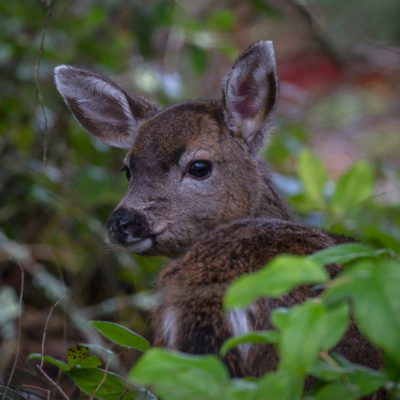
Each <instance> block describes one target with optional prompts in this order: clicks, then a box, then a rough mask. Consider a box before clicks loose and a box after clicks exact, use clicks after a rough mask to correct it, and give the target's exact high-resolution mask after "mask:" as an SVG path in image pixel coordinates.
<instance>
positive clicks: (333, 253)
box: [310, 243, 381, 265]
mask: <svg viewBox="0 0 400 400" xmlns="http://www.w3.org/2000/svg"><path fill="white" fill-rule="evenodd" d="M380 252H381V251H380V250H375V249H373V248H372V247H369V246H366V245H364V244H361V243H345V244H339V245H337V246H333V247H329V248H327V249H323V250H320V251H317V252H316V253H314V254H312V255H311V256H310V258H311V259H312V260H314V261H316V262H318V263H321V264H324V265H327V264H335V263H341V264H344V263H347V262H350V261H353V260H357V259H359V258H377V257H378V255H379V254H380Z"/></svg>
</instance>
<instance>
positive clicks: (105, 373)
mask: <svg viewBox="0 0 400 400" xmlns="http://www.w3.org/2000/svg"><path fill="white" fill-rule="evenodd" d="M111 358H112V357H110V358H109V359H108V361H107V364H106V367H105V369H104V375H103V377H102V378H101V381H100V382H99V384H98V385H97V386H96V389H94V392H93V393H92V394H91V395H90V398H89V400H93V399H94V398H95V396H96V394H97V392H98V391H99V390H100V388H101V387H102V386H103V383H104V382H105V381H106V379H107V372H108V368H109V367H110V360H111Z"/></svg>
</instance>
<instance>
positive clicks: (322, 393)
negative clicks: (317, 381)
mask: <svg viewBox="0 0 400 400" xmlns="http://www.w3.org/2000/svg"><path fill="white" fill-rule="evenodd" d="M360 394H361V393H360V388H359V387H358V386H356V385H352V384H350V383H347V382H335V383H330V384H328V385H325V386H324V387H323V388H322V389H320V390H318V392H317V394H316V396H315V397H316V398H317V399H318V400H338V399H340V400H355V399H358V398H359V396H360Z"/></svg>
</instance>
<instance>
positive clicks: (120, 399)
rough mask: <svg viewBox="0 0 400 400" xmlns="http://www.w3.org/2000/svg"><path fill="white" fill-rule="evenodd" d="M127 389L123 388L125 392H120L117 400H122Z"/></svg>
mask: <svg viewBox="0 0 400 400" xmlns="http://www.w3.org/2000/svg"><path fill="white" fill-rule="evenodd" d="M128 390H129V388H127V387H126V388H125V390H124V391H123V392H122V394H121V396H119V397H118V400H122V399H123V398H124V396H125V395H126V394H127V393H128Z"/></svg>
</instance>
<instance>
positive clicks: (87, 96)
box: [54, 65, 157, 148]
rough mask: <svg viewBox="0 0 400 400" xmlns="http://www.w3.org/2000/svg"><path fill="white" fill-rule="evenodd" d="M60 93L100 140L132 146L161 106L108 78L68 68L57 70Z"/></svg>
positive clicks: (56, 75)
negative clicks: (141, 127) (144, 123)
mask: <svg viewBox="0 0 400 400" xmlns="http://www.w3.org/2000/svg"><path fill="white" fill-rule="evenodd" d="M54 76H55V82H56V86H57V89H58V91H59V92H60V93H61V95H62V96H63V98H64V100H65V102H66V104H67V105H68V107H69V108H70V109H71V111H72V113H73V114H74V115H75V117H76V118H77V120H78V121H79V122H80V124H81V125H82V126H83V127H84V128H85V129H86V130H87V131H88V132H89V133H90V134H92V135H93V136H95V137H96V138H97V139H99V140H100V141H102V142H104V143H106V144H108V145H111V146H115V147H120V148H130V147H132V145H133V143H134V141H135V138H136V131H137V127H138V125H139V123H140V122H141V121H142V120H144V119H146V118H149V117H150V116H152V115H154V114H155V113H156V112H157V107H156V106H155V105H154V104H152V103H150V102H147V101H145V100H143V99H140V98H137V97H131V96H129V95H128V94H127V93H125V92H124V91H123V90H122V89H121V88H120V87H118V86H117V85H116V84H115V83H114V82H112V81H111V80H109V79H108V78H106V77H103V76H101V75H98V74H95V73H93V72H90V71H86V70H84V69H81V68H75V67H71V66H67V65H60V66H58V67H56V68H55V69H54Z"/></svg>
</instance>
